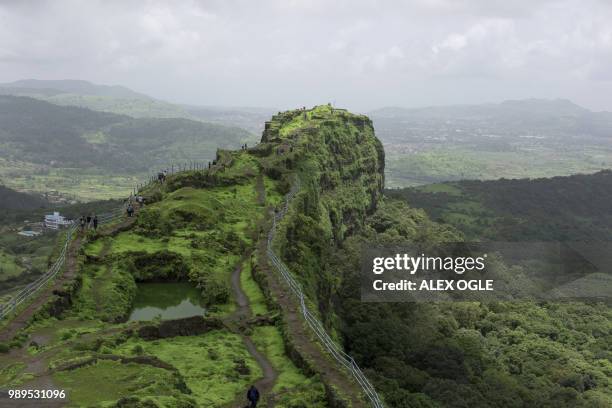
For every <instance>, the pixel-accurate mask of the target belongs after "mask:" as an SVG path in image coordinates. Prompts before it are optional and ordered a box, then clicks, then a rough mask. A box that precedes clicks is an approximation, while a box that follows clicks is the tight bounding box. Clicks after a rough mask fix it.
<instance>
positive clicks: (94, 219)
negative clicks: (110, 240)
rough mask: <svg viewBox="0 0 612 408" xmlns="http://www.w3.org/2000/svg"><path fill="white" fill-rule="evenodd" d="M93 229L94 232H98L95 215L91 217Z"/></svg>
mask: <svg viewBox="0 0 612 408" xmlns="http://www.w3.org/2000/svg"><path fill="white" fill-rule="evenodd" d="M93 228H94V231H97V230H98V216H97V215H94V217H93Z"/></svg>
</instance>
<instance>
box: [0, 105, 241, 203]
mask: <svg viewBox="0 0 612 408" xmlns="http://www.w3.org/2000/svg"><path fill="white" fill-rule="evenodd" d="M0 122H1V123H3V129H2V132H0V152H2V153H1V154H0V180H2V182H3V183H5V184H6V185H7V186H9V187H12V188H16V189H19V190H28V191H39V192H48V191H52V190H55V191H58V192H60V193H62V194H65V195H68V196H76V197H78V198H79V199H84V200H92V199H101V198H112V197H120V196H122V197H125V196H126V195H128V194H129V192H130V191H131V190H132V188H133V187H134V186H135V185H136V184H137V183H139V182H141V181H142V180H143V179H146V178H147V176H148V175H149V174H150V172H151V171H155V170H159V168H165V167H166V166H169V165H170V164H172V163H177V164H178V163H182V164H184V163H186V162H187V163H189V162H190V161H198V162H205V161H207V160H210V159H212V158H213V157H214V154H215V151H216V149H217V148H230V147H231V148H235V147H237V146H239V145H240V144H242V143H244V142H245V141H247V140H251V138H252V136H251V135H250V134H249V133H248V132H246V131H244V130H241V129H238V128H232V127H225V126H221V125H215V124H210V123H204V122H199V121H193V120H189V119H184V118H152V117H151V118H133V117H129V116H125V115H117V114H113V113H106V112H97V111H92V110H89V109H84V108H79V107H72V106H58V105H54V104H51V103H48V102H44V101H40V100H36V99H32V98H28V97H18V96H10V95H0ZM100 174H103V176H100Z"/></svg>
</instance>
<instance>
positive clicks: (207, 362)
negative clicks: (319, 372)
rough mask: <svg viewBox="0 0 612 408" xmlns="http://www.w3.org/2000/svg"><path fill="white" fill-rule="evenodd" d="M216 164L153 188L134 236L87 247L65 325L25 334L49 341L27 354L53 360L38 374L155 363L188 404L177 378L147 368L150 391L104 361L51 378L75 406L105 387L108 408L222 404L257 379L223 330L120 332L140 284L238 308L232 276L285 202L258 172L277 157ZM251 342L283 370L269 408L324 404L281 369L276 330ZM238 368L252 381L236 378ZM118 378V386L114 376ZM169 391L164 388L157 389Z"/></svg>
mask: <svg viewBox="0 0 612 408" xmlns="http://www.w3.org/2000/svg"><path fill="white" fill-rule="evenodd" d="M262 146H263V149H264V150H265V149H266V147H265V146H264V145H262ZM220 160H221V161H222V162H223V163H225V169H223V170H222V169H220V168H217V169H215V170H213V171H212V172H211V174H212V176H207V175H206V174H207V173H206V172H187V173H183V174H180V175H176V176H170V177H169V180H168V182H167V184H166V185H165V186H164V187H163V188H161V189H160V188H159V187H154V188H152V189H150V190H148V191H147V192H146V193H145V194H146V195H147V196H148V198H149V202H150V204H149V205H147V206H146V207H145V208H144V209H143V210H141V211H140V213H139V215H138V220H137V222H136V224H135V226H134V227H133V228H132V229H131V230H129V231H124V232H121V233H119V234H118V235H116V236H114V237H112V238H109V237H106V238H101V239H98V240H92V241H91V242H90V243H89V244H88V245H87V246H86V247H85V248H84V250H83V266H82V273H81V277H82V284H81V287H80V289H79V290H78V292H77V293H76V296H75V299H74V304H73V305H72V307H71V308H70V309H69V310H67V311H66V312H65V313H64V314H63V316H62V318H63V319H62V320H60V321H57V320H55V319H54V318H47V317H45V315H44V314H42V315H41V316H40V317H39V321H38V323H36V324H35V325H33V326H31V327H30V328H29V329H28V330H27V331H26V333H28V334H29V335H30V336H32V337H37V338H38V337H39V336H44V337H47V338H50V340H49V341H48V343H47V344H46V345H45V346H44V347H43V348H42V349H40V350H34V349H30V353H33V355H37V354H38V353H43V352H44V353H46V354H48V355H49V357H45V360H44V361H45V364H50V365H51V366H59V365H61V364H65V363H67V362H71V361H78V359H83V358H86V357H87V356H96V355H103V354H113V355H124V356H127V355H144V356H156V357H158V358H160V359H161V360H163V361H165V362H168V363H170V364H172V365H173V366H174V367H175V368H176V369H177V370H178V373H179V374H180V378H181V379H182V381H184V383H185V384H186V386H187V387H188V388H189V389H190V390H191V394H190V395H185V394H184V393H183V392H181V387H180V386H177V385H176V384H174V383H175V382H176V379H174V380H172V381H171V380H170V379H169V378H170V377H168V373H167V372H164V371H163V370H161V371H160V370H159V369H154V368H152V367H144V369H145V371H146V374H147V375H149V376H150V377H151V383H145V382H143V381H144V379H145V378H146V376H142V375H136V374H135V372H134V371H133V370H132V367H131V364H127V365H121V366H118V365H117V364H116V363H113V362H109V361H99V362H98V363H97V364H94V365H89V366H87V367H83V368H79V369H76V370H71V371H58V372H57V373H55V374H54V375H53V381H54V382H56V383H58V384H61V385H62V386H65V387H66V388H67V389H68V390H70V392H71V393H72V394H71V395H73V402H74V403H75V404H88V403H91V402H92V397H91V390H92V389H93V387H95V384H96V383H97V382H98V381H106V382H108V387H109V388H112V387H113V386H115V389H116V391H113V392H112V393H109V395H108V402H109V403H110V402H111V401H113V400H116V399H117V398H118V397H119V396H120V395H123V396H125V395H131V396H134V397H137V398H140V399H141V400H143V401H144V400H151V401H156V402H157V403H159V404H168V406H174V405H176V404H178V402H179V401H184V402H185V401H195V402H196V403H198V404H201V405H202V406H219V405H221V404H223V403H227V402H229V401H231V400H233V399H234V397H235V395H236V394H241V393H242V392H243V390H244V389H245V388H246V386H247V384H248V383H252V382H254V380H255V379H256V378H257V377H258V376H259V375H260V371H259V367H258V366H257V365H256V364H255V362H254V360H253V359H252V358H251V357H250V355H249V354H248V353H247V352H246V349H245V348H244V345H243V344H242V342H241V341H240V338H239V337H238V336H236V335H235V334H232V333H229V332H227V331H225V330H217V331H214V332H210V333H207V334H205V335H202V336H189V337H176V338H170V339H164V340H158V341H153V342H151V341H144V340H142V339H140V338H138V337H137V336H130V335H126V334H125V330H124V329H125V328H127V327H131V326H132V325H133V323H129V324H128V323H120V321H121V319H122V318H123V317H124V316H125V315H126V314H127V313H128V312H129V310H130V306H131V302H132V300H133V297H134V293H135V290H136V287H135V283H134V282H135V280H141V281H147V280H158V279H188V280H190V281H191V282H193V283H194V284H195V285H197V287H199V288H200V290H201V292H202V296H203V299H204V301H206V302H207V303H208V304H209V309H208V310H209V311H210V314H211V315H215V316H218V317H221V318H225V317H228V316H229V315H230V314H231V312H232V311H233V310H234V303H233V301H232V298H231V297H232V294H231V291H230V290H229V278H230V274H231V271H232V270H233V269H234V268H235V267H236V265H237V264H238V263H239V262H240V261H241V259H243V257H244V255H245V254H248V253H249V251H251V250H252V249H253V244H254V241H253V234H254V233H258V231H259V230H258V228H259V222H260V220H261V218H262V217H263V214H264V210H265V209H266V208H267V207H268V206H271V205H272V206H274V205H277V204H278V203H279V202H280V201H281V199H282V194H283V193H284V190H283V185H285V182H284V181H283V180H281V179H279V178H278V176H277V175H276V177H277V178H276V179H273V178H271V177H269V176H267V175H265V174H275V173H274V172H273V171H271V169H272V168H273V167H275V166H277V165H278V162H280V163H284V159H283V158H282V157H281V158H279V157H276V156H275V155H274V154H272V155H263V156H262V155H261V154H260V153H253V154H249V153H247V152H244V151H240V152H234V153H230V152H221V153H220ZM262 172H263V173H264V174H263V175H262ZM258 177H261V181H262V183H261V185H263V187H264V189H265V194H263V196H265V203H261V202H260V199H261V193H262V192H261V191H258V190H257V189H258V185H259V184H258V181H257V178H258ZM244 265H245V270H244V271H243V274H242V276H241V282H242V284H243V286H244V290H245V292H246V294H247V296H248V297H249V298H250V303H251V305H252V311H253V313H254V314H267V313H269V310H268V309H267V307H266V305H265V302H264V299H263V295H262V293H261V291H260V290H259V288H258V286H257V284H256V283H255V282H254V281H253V279H252V277H251V276H250V271H249V269H248V266H246V265H248V262H245V263H244ZM116 322H119V323H116ZM105 333H106V334H105ZM252 336H253V340H254V342H255V343H256V344H257V345H258V346H259V347H260V348H261V350H263V352H264V353H265V354H266V355H267V357H268V359H269V360H270V361H271V362H272V364H273V366H274V367H275V368H276V369H277V370H278V372H279V380H278V382H277V384H276V386H275V393H278V398H277V404H276V406H277V407H291V406H295V403H296V402H297V401H305V402H308V404H309V406H312V407H319V406H322V405H321V404H322V401H323V393H324V392H323V387H322V385H321V383H320V382H319V381H318V380H317V379H316V378H307V377H306V376H304V374H302V373H301V372H300V370H298V369H297V368H296V367H295V366H294V365H293V363H292V362H291V361H290V360H289V359H288V357H287V356H286V355H285V351H284V344H283V341H282V336H281V333H280V331H279V329H278V328H276V327H275V326H264V327H257V328H255V329H254V330H253V332H252ZM96 338H98V339H102V340H98V341H97V340H95V339H96ZM46 354H45V355H46ZM194 356H197V358H195V359H194ZM0 361H1V362H2V367H4V368H3V369H2V370H1V371H0V375H1V376H3V378H5V381H6V382H7V383H11V384H14V385H16V384H24V383H27V382H28V381H30V380H31V376H30V375H29V374H28V373H27V370H25V368H24V367H21V366H20V365H19V363H18V361H16V360H14V359H12V358H11V357H10V356H5V357H0ZM237 361H238V362H237ZM240 361H244V363H241V362H240ZM244 365H246V367H248V369H249V370H248V374H244V373H243V374H240V373H239V372H238V371H237V370H238V367H239V366H244ZM113 370H116V371H117V376H116V377H115V378H110V373H111V372H112V371H113ZM172 378H174V377H172ZM164 382H166V383H168V382H169V383H170V384H169V385H168V384H166V385H165V386H161V384H162V383H164ZM173 384H174V385H173Z"/></svg>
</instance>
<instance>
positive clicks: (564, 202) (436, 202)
mask: <svg viewBox="0 0 612 408" xmlns="http://www.w3.org/2000/svg"><path fill="white" fill-rule="evenodd" d="M611 187H612V172H611V171H609V170H608V171H601V172H598V173H595V174H591V175H575V176H569V177H554V178H549V179H531V180H530V179H520V180H503V179H502V180H495V181H484V182H480V181H459V182H453V183H442V184H433V185H428V186H423V187H416V188H408V189H399V190H387V192H386V193H387V194H388V195H389V196H390V197H394V198H398V199H402V200H405V201H406V202H408V203H410V205H411V206H413V207H417V208H423V209H424V210H425V211H427V213H428V214H429V215H430V217H432V218H433V219H435V220H438V221H440V222H443V223H447V224H450V225H453V226H454V227H456V228H457V229H458V230H460V231H462V232H463V233H464V234H465V236H466V237H467V239H470V240H490V241H496V240H497V241H592V240H603V241H606V240H608V239H609V237H610V236H612V209H611V208H610V206H609V205H608V203H609V202H610V200H612V196H611V192H612V188H611Z"/></svg>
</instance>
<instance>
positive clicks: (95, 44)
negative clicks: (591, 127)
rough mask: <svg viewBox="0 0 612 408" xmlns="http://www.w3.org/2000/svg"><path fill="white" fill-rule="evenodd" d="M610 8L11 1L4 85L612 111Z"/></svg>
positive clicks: (226, 101) (570, 4)
mask: <svg viewBox="0 0 612 408" xmlns="http://www.w3.org/2000/svg"><path fill="white" fill-rule="evenodd" d="M611 19H612V6H611V5H610V3H608V2H605V1H600V0H562V1H553V0H529V1H528V0H517V1H501V0H412V1H374V0H352V1H349V0H340V1H334V2H329V1H324V0H313V1H300V0H274V1H266V0H263V1H257V2H253V1H246V0H235V1H227V0H226V1H221V0H218V1H181V2H171V1H155V0H149V1H118V0H116V1H101V0H99V1H88V2H82V1H77V0H56V1H25V2H10V1H9V2H0V81H10V80H16V79H20V78H24V77H34V78H51V79H59V78H78V79H88V80H92V81H96V82H100V83H107V84H114V83H118V84H122V85H126V86H129V87H132V88H134V89H135V90H137V91H140V92H144V93H149V94H151V95H153V96H156V97H159V98H167V99H171V100H174V101H179V102H186V103H194V104H221V105H265V106H278V107H292V106H299V105H303V104H313V103H322V102H327V101H335V102H336V103H339V104H342V105H344V106H348V107H349V108H353V109H358V110H367V109H372V108H376V107H379V106H383V105H403V106H416V105H423V104H444V103H462V102H463V103H474V102H483V101H497V100H502V99H505V98H516V97H563V98H570V99H574V100H575V101H576V102H578V103H581V104H584V105H586V106H588V107H592V108H596V109H610V110H612V101H607V102H606V100H607V98H605V97H604V96H602V95H604V94H606V93H607V94H609V93H610V91H612V82H611V80H612V78H610V74H609V73H610V72H612V59H611V57H610V56H611V55H612V29H611V28H610V24H609V21H610V20H611Z"/></svg>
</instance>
